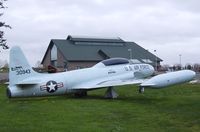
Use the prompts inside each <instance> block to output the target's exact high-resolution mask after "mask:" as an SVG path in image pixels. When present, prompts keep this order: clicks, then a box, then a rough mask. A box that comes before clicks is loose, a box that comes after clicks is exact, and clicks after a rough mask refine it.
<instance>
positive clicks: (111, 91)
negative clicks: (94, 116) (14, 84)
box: [104, 87, 118, 99]
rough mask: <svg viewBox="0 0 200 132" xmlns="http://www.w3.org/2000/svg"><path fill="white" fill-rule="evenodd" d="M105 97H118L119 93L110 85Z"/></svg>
mask: <svg viewBox="0 0 200 132" xmlns="http://www.w3.org/2000/svg"><path fill="white" fill-rule="evenodd" d="M104 97H105V98H107V99H116V98H117V97H118V94H117V93H116V91H115V90H114V88H113V87H108V89H107V90H106V92H105V95H104Z"/></svg>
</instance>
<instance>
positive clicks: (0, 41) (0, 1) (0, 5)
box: [0, 0, 11, 49]
mask: <svg viewBox="0 0 200 132" xmlns="http://www.w3.org/2000/svg"><path fill="white" fill-rule="evenodd" d="M5 1H7V0H0V10H1V11H2V10H3V9H5V8H7V7H6V6H4V2H5ZM2 15H3V13H2V12H0V17H1V16H2ZM3 28H10V29H11V26H10V25H7V24H6V23H5V22H2V21H0V47H2V49H8V48H9V47H8V45H7V42H6V39H5V38H4V31H3V30H2V29H3Z"/></svg>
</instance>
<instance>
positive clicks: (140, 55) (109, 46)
mask: <svg viewBox="0 0 200 132" xmlns="http://www.w3.org/2000/svg"><path fill="white" fill-rule="evenodd" d="M53 45H56V47H57V48H58V50H59V51H60V52H61V54H62V55H63V56H64V58H65V59H66V60H67V61H101V60H104V59H106V58H114V57H122V58H128V59H129V58H130V54H131V53H130V52H132V58H134V59H138V60H139V61H141V62H143V60H142V59H149V60H152V61H153V62H155V60H156V56H155V55H153V54H152V53H150V52H149V51H147V50H145V49H144V48H142V47H141V46H139V45H138V44H136V43H134V42H125V41H124V40H122V39H120V38H86V37H82V38H81V37H73V36H70V35H69V36H68V37H67V39H52V40H51V42H50V44H49V47H48V49H49V48H50V49H51V48H52V46H53ZM48 49H47V50H48ZM130 49H131V50H130ZM46 54H47V52H46ZM46 54H45V56H46ZM45 56H44V58H45ZM44 58H43V60H44ZM157 61H162V60H161V59H160V58H158V57H157ZM42 63H43V61H42Z"/></svg>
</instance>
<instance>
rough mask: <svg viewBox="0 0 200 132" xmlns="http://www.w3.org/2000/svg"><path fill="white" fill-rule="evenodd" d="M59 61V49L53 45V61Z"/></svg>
mask: <svg viewBox="0 0 200 132" xmlns="http://www.w3.org/2000/svg"><path fill="white" fill-rule="evenodd" d="M57 59H58V53H57V47H56V46H55V45H53V47H52V49H51V61H55V60H57Z"/></svg>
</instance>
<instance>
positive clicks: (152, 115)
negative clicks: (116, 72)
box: [0, 84, 200, 132]
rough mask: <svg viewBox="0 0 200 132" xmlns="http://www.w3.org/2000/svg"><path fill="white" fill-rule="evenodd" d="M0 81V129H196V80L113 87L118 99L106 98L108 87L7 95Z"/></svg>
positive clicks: (199, 130) (199, 100)
mask: <svg viewBox="0 0 200 132" xmlns="http://www.w3.org/2000/svg"><path fill="white" fill-rule="evenodd" d="M5 88H6V86H5V85H0V132H10V131H13V132H18V131H19V132H23V131H24V132H27V131H28V132H31V131H34V132H55V131H59V132H60V131H64V132H118V131H123V132H128V131H130V132H143V131H144V132H173V131H175V132H200V85H198V84H196V85H190V84H183V85H176V86H173V87H169V88H167V89H161V90H153V89H146V90H145V93H144V94H139V93H138V92H137V87H136V86H124V87H117V88H116V91H117V92H118V93H119V95H120V96H119V98H118V99H104V98H103V95H104V92H105V90H106V89H101V90H96V91H91V92H89V93H88V97H85V98H75V97H70V96H56V97H42V98H20V99H8V98H7V97H6V96H5V90H6V89H5Z"/></svg>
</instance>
